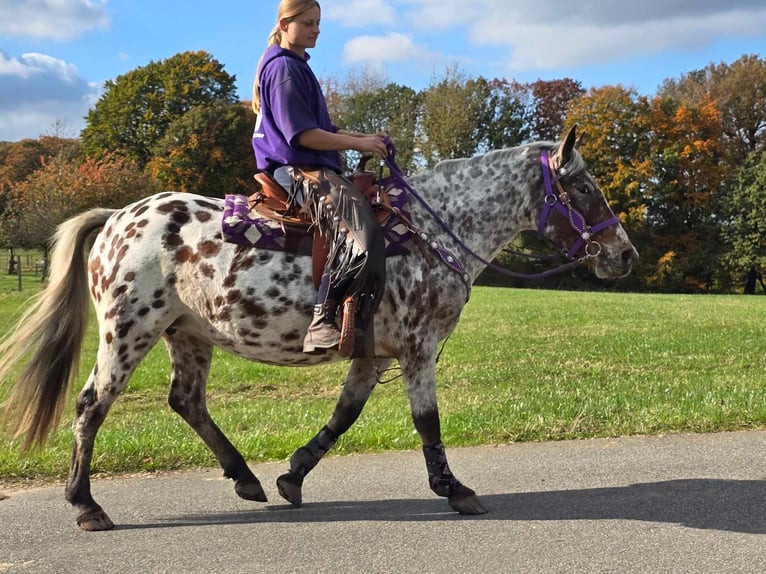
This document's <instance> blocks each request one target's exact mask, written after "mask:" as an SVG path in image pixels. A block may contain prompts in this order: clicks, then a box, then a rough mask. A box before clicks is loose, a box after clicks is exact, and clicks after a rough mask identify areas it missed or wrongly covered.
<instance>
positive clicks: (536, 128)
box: [530, 78, 585, 141]
mask: <svg viewBox="0 0 766 574" xmlns="http://www.w3.org/2000/svg"><path fill="white" fill-rule="evenodd" d="M530 89H531V91H532V98H533V106H534V115H533V128H532V129H533V133H534V137H535V139H540V140H549V141H556V140H558V139H559V138H560V137H561V135H562V134H563V133H564V131H565V129H566V128H565V126H566V125H567V124H566V119H567V110H568V108H569V104H570V102H572V100H574V99H576V98H578V97H580V96H582V95H584V94H585V90H584V89H583V87H582V84H581V83H580V82H578V81H576V80H572V79H571V78H563V79H560V80H550V81H546V80H537V81H536V82H533V83H532V84H531V85H530Z"/></svg>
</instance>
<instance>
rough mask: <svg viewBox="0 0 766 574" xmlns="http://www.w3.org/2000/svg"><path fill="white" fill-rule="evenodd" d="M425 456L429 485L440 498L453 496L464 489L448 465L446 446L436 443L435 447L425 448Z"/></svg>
mask: <svg viewBox="0 0 766 574" xmlns="http://www.w3.org/2000/svg"><path fill="white" fill-rule="evenodd" d="M423 454H424V455H425V457H426V469H428V484H429V485H430V487H431V490H433V491H434V492H435V493H436V494H438V495H439V496H452V495H453V494H455V491H456V490H457V489H458V488H460V487H462V486H463V485H462V484H460V481H459V480H458V479H457V478H455V477H454V475H453V474H452V471H451V470H450V469H449V465H448V464H447V454H446V453H445V452H444V445H443V444H442V443H440V442H439V443H436V444H435V445H433V446H424V447H423Z"/></svg>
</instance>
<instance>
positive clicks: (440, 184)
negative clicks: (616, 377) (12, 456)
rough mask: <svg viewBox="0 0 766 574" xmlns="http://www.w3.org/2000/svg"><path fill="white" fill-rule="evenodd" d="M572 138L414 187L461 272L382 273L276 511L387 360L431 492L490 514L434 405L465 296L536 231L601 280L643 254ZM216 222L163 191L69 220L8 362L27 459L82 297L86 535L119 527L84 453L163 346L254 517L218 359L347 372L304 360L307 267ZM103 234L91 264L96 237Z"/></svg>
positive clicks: (49, 422) (257, 492)
mask: <svg viewBox="0 0 766 574" xmlns="http://www.w3.org/2000/svg"><path fill="white" fill-rule="evenodd" d="M575 139H576V138H575V130H574V129H573V130H571V131H570V132H569V133H568V134H567V136H566V137H565V138H564V139H563V140H562V141H561V142H536V143H532V144H528V145H524V146H520V147H515V148H511V149H504V150H496V151H491V152H488V153H486V154H485V155H481V156H476V157H472V158H470V159H456V160H447V161H443V162H441V163H439V164H438V165H436V166H435V167H434V168H433V169H429V170H426V171H423V172H422V173H419V174H417V175H415V176H412V177H410V178H408V179H407V181H406V185H407V186H408V187H409V188H410V189H412V190H416V192H417V194H418V197H420V198H421V199H422V200H423V201H422V203H420V202H416V201H413V202H411V204H410V206H409V210H410V215H411V218H412V221H413V223H414V224H415V225H416V226H417V227H418V229H420V231H421V232H422V234H423V236H424V237H427V238H428V239H429V241H434V242H436V243H437V244H439V245H441V246H442V247H444V248H445V249H447V250H449V251H450V252H452V253H454V254H457V256H458V258H459V259H461V261H462V264H463V268H464V274H461V273H458V272H456V271H455V270H454V269H453V268H451V267H450V266H448V265H446V264H443V263H442V262H441V261H440V260H439V259H438V258H435V257H433V256H432V254H429V253H428V252H425V251H421V250H418V249H413V250H412V251H411V252H410V253H409V254H408V255H402V256H397V257H390V258H388V259H387V263H386V264H387V277H388V280H387V285H386V289H385V295H384V298H383V301H382V302H381V305H380V308H379V309H378V312H377V313H376V315H375V317H374V329H375V357H374V358H358V359H353V360H351V362H350V368H349V371H348V375H347V377H346V379H345V384H344V385H343V386H342V390H341V391H340V396H339V398H338V401H337V404H336V406H335V409H334V412H333V413H332V415H331V417H330V419H329V421H327V423H326V425H325V426H324V427H323V428H322V429H321V430H319V432H318V433H317V434H316V436H315V437H314V438H312V439H311V440H310V441H309V442H308V443H307V444H306V445H305V446H302V447H300V448H299V449H297V450H296V451H295V453H294V454H293V455H292V457H291V458H290V461H289V470H288V472H287V473H285V474H283V475H282V476H280V477H279V478H278V480H277V488H278V492H279V494H280V495H281V496H283V497H284V498H286V499H287V500H288V501H289V502H290V503H292V504H293V505H294V506H300V505H301V502H302V496H301V487H302V484H303V481H304V479H305V477H306V475H307V474H308V473H309V472H310V471H311V470H312V469H313V468H314V467H315V466H316V465H317V463H318V462H319V461H320V459H321V458H322V457H323V456H324V455H325V453H327V451H329V450H330V449H331V448H332V446H333V444H334V443H335V442H336V440H337V439H338V437H339V436H340V435H342V434H343V433H344V432H346V431H347V430H348V429H349V427H351V425H352V424H353V423H354V421H355V420H356V419H357V417H358V416H359V415H360V413H361V411H362V408H363V407H364V405H365V403H366V401H367V399H368V398H369V396H370V393H371V392H372V390H373V389H374V387H375V386H376V384H377V383H378V374H379V373H380V372H381V371H383V370H384V369H386V368H387V367H388V366H389V365H390V364H391V363H392V361H393V360H397V361H398V362H399V366H400V368H401V373H402V378H403V380H404V384H405V386H406V390H407V393H408V397H409V403H410V408H411V415H412V419H413V422H414V426H415V429H416V430H417V432H418V433H419V435H420V438H421V440H422V444H423V452H424V456H425V462H426V469H427V474H428V481H429V486H430V488H431V489H432V490H433V491H434V492H435V493H436V494H437V495H439V496H442V497H446V498H447V499H448V502H449V505H450V506H451V507H452V508H453V509H454V510H456V511H457V512H459V513H461V514H481V513H484V512H486V510H485V508H484V506H483V505H482V503H481V502H480V500H479V498H478V497H477V495H476V494H475V493H474V491H473V490H471V489H470V488H469V487H467V486H465V485H464V484H462V483H461V482H460V481H459V480H458V479H457V478H456V477H455V475H454V474H453V473H452V471H451V469H450V467H449V464H448V462H447V457H446V454H445V450H444V445H443V444H442V441H441V436H440V421H439V410H438V406H437V400H436V355H437V346H438V343H439V342H440V341H442V340H443V339H445V338H446V337H448V336H449V335H450V334H451V333H452V331H453V330H454V329H455V326H456V325H457V322H458V319H459V317H460V313H461V311H462V310H463V306H464V305H465V304H466V301H467V300H468V295H469V290H470V285H471V283H472V282H473V280H474V279H475V278H476V277H477V275H479V273H480V272H481V271H482V269H484V268H485V266H486V264H487V262H488V261H489V260H491V259H492V258H493V257H494V256H495V255H496V254H497V253H498V252H499V250H500V249H501V248H502V247H503V246H504V245H506V243H507V242H508V241H509V239H510V238H511V237H512V236H513V235H514V234H516V233H517V232H519V231H521V230H524V229H528V228H532V229H534V228H538V231H539V233H541V234H542V235H543V236H544V237H546V238H548V239H550V240H551V241H552V242H553V243H554V244H555V245H556V246H558V247H559V248H560V249H561V250H562V251H564V252H567V253H569V256H570V257H572V258H576V259H578V260H581V261H582V262H583V263H584V264H585V265H587V266H588V267H589V268H590V269H591V270H592V271H594V272H595V274H596V275H597V276H598V277H602V278H616V277H620V276H624V275H626V274H627V273H629V271H630V269H631V266H632V265H633V263H634V261H635V260H636V258H637V257H638V254H637V253H636V250H635V249H634V247H633V245H632V244H631V242H630V240H629V239H628V237H627V234H626V233H625V231H624V230H623V228H622V227H621V226H620V224H619V221H618V220H617V219H616V218H615V217H614V214H613V212H612V211H611V209H610V207H609V205H608V204H607V202H606V201H605V199H604V196H603V195H602V193H601V191H600V189H599V187H598V186H597V184H596V182H595V181H594V179H593V178H592V177H591V175H589V173H588V171H587V170H586V166H585V163H584V161H583V159H582V157H581V156H580V155H579V153H578V152H577V150H576V146H575ZM223 210H224V201H223V200H219V199H211V198H206V197H200V196H196V195H192V194H187V193H161V194H158V195H154V196H151V197H147V198H145V199H143V200H141V201H138V202H136V203H133V204H131V205H128V206H127V207H125V208H123V209H120V210H109V209H92V210H90V211H87V212H85V213H82V214H80V215H78V216H76V217H73V218H72V219H70V220H68V221H66V222H65V223H63V224H62V225H61V226H60V227H59V229H58V231H57V234H56V238H55V247H54V250H53V254H52V274H51V278H50V283H49V285H48V287H47V288H46V289H45V290H44V291H42V292H41V293H40V294H39V295H38V296H37V299H36V300H35V301H34V303H33V304H32V306H31V307H30V308H29V310H28V311H27V313H26V314H25V315H24V316H23V317H22V318H21V320H20V321H19V324H18V325H17V327H16V329H15V330H14V331H13V332H12V333H11V334H10V335H9V337H8V338H6V340H5V341H4V343H3V344H2V346H1V347H0V357H1V358H0V377H2V379H6V378H7V377H8V375H9V373H10V372H11V369H13V368H14V366H15V365H16V364H17V363H20V362H22V361H26V363H25V367H24V369H23V370H22V372H21V374H20V375H18V376H17V377H16V379H15V382H14V383H13V387H12V389H11V399H10V401H9V404H10V406H9V410H8V411H7V418H8V419H9V420H11V422H12V426H11V430H13V431H15V433H16V436H17V437H20V436H23V437H24V438H23V445H24V446H25V447H30V446H34V445H39V444H42V443H43V442H44V440H45V438H46V436H47V435H48V434H49V432H50V431H51V430H52V429H53V428H55V426H56V424H57V423H58V421H59V419H60V417H61V416H62V411H63V408H64V404H65V401H66V397H67V389H68V387H69V385H70V384H71V383H72V380H73V379H74V378H75V377H76V372H77V366H78V359H79V356H80V351H81V345H82V341H83V338H84V334H85V329H86V322H87V316H88V311H89V304H88V295H87V293H88V291H89V292H90V297H91V299H92V301H93V305H94V307H95V312H96V314H97V317H98V329H99V346H98V354H97V358H96V363H95V365H94V366H93V368H92V370H91V372H90V375H89V376H88V378H87V380H86V382H85V385H84V387H83V389H82V391H81V392H80V393H79V395H78V397H77V401H76V418H75V421H74V446H73V452H72V459H71V466H70V470H69V476H68V479H67V484H66V491H65V494H66V499H67V500H68V501H69V502H70V503H71V504H72V505H73V506H74V507H75V509H76V511H77V524H78V525H79V526H80V527H81V528H83V529H85V530H106V529H110V528H112V527H113V526H114V524H113V522H112V520H111V519H110V518H109V516H108V515H107V514H106V513H105V512H104V510H103V509H102V507H101V506H100V505H99V504H98V503H97V502H96V501H95V500H94V499H93V497H92V495H91V489H90V466H91V461H92V458H93V446H94V441H95V438H96V433H97V432H98V430H99V427H100V426H101V424H102V423H103V422H104V419H105V417H106V416H107V413H108V411H109V408H110V407H111V405H112V404H113V402H114V401H115V399H116V398H117V397H118V396H119V394H120V393H121V392H122V391H123V390H124V389H125V387H126V386H127V384H128V381H129V379H130V377H131V374H132V373H133V371H134V369H135V368H136V366H137V365H138V364H139V362H140V361H141V360H142V359H143V358H144V357H145V356H146V354H147V353H148V352H149V350H150V349H151V348H152V347H154V345H156V344H157V343H158V342H159V340H160V339H164V341H165V344H166V346H167V349H168V352H169V354H170V359H171V364H172V374H171V382H170V393H169V398H168V401H169V404H170V406H171V407H172V409H173V410H175V411H176V412H177V413H178V414H180V415H181V417H183V419H184V420H185V421H186V422H187V423H188V424H189V425H190V426H191V427H192V428H193V429H194V430H195V431H196V432H197V434H198V435H199V436H200V437H201V438H202V440H203V441H204V442H205V443H206V444H207V446H208V447H209V448H210V449H211V450H212V452H213V453H214V454H215V456H216V458H217V459H218V461H219V462H220V465H221V466H222V467H223V472H224V475H225V476H226V477H228V478H231V479H232V480H233V481H234V489H235V492H236V493H237V494H238V495H239V496H240V497H242V498H244V499H247V500H253V501H258V502H265V501H266V494H265V492H264V490H263V488H262V486H261V484H260V482H259V481H258V479H257V478H256V477H255V475H254V474H253V473H252V471H251V470H250V468H249V467H248V465H247V463H246V462H245V460H244V458H243V457H242V455H241V454H240V453H239V452H238V451H237V449H236V448H235V447H234V446H233V445H232V443H231V442H229V440H228V439H227V438H226V436H225V435H224V433H223V432H222V431H221V429H220V428H219V427H218V426H217V425H216V423H215V422H214V421H213V420H212V418H211V417H210V414H209V412H208V409H207V405H206V390H205V389H206V383H207V378H208V373H209V370H210V363H211V357H212V352H213V348H214V347H220V348H222V349H225V350H227V351H229V352H231V353H233V354H235V355H238V356H241V357H245V358H247V359H250V360H253V361H260V362H263V363H270V364H276V365H293V366H299V365H300V366H308V365H316V364H318V363H324V362H328V361H335V360H341V358H340V357H339V356H338V355H337V353H334V352H329V353H327V354H325V355H308V354H304V353H303V352H302V348H301V341H302V338H303V334H304V332H305V330H306V327H307V326H308V324H309V321H310V319H311V312H312V307H311V304H310V302H312V301H313V296H314V286H313V279H312V273H311V261H310V258H309V257H306V256H299V255H291V254H288V253H285V252H280V251H273V250H271V251H267V250H259V249H257V248H249V247H245V246H242V245H235V244H233V243H230V242H225V241H223V240H222V232H221V219H222V213H223ZM99 229H100V231H99V233H98V234H97V235H96V236H95V240H94V242H93V244H92V247H91V248H90V252H89V256H88V258H87V262H85V261H84V254H85V251H86V249H87V246H88V245H89V243H88V241H89V238H90V237H91V236H92V234H93V233H95V232H96V231H97V230H99ZM30 355H31V358H29V359H27V357H30ZM14 372H15V371H14Z"/></svg>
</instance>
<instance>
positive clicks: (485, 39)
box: [400, 0, 766, 71]
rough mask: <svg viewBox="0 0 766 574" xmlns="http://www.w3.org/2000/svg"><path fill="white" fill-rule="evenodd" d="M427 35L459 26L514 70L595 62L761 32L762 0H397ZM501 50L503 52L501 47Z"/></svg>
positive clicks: (764, 25)
mask: <svg viewBox="0 0 766 574" xmlns="http://www.w3.org/2000/svg"><path fill="white" fill-rule="evenodd" d="M400 3H401V4H402V5H403V6H404V7H405V9H406V10H407V15H406V17H405V18H403V19H402V20H403V21H405V22H408V23H410V25H411V26H413V28H416V29H417V30H418V32H419V33H420V34H422V35H423V37H425V36H426V35H429V34H431V33H432V32H434V31H436V32H438V33H441V34H444V33H445V30H451V29H455V30H458V29H462V30H465V31H467V37H468V40H469V42H470V43H471V44H472V45H474V46H495V47H498V54H497V55H498V58H504V59H505V60H506V61H507V62H508V64H509V68H510V69H511V70H513V71H523V70H531V69H545V68H547V69H554V68H562V67H569V66H580V65H594V64H595V65H598V64H604V63H606V62H613V61H617V60H619V59H621V58H630V57H640V56H644V55H650V54H656V53H660V52H662V51H664V50H678V51H687V50H689V51H690V50H695V49H698V48H700V47H704V46H707V45H710V44H711V43H712V42H714V41H716V40H718V39H721V38H725V37H730V38H732V37H733V38H741V37H743V36H757V35H763V34H764V30H766V4H765V3H764V2H763V0H644V1H642V2H628V3H624V2H616V1H614V0H579V1H578V2H577V3H576V4H572V3H571V1H570V0H548V1H546V2H539V1H538V0H514V2H508V1H507V0H474V1H473V2H471V3H467V2H464V1H463V0H400ZM504 50H507V52H506V53H505V56H504V55H503V51H504Z"/></svg>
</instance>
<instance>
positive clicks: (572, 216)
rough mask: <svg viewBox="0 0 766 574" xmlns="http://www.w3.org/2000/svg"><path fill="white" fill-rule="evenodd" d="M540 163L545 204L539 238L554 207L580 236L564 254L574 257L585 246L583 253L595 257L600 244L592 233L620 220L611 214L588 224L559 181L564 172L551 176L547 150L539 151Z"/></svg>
mask: <svg viewBox="0 0 766 574" xmlns="http://www.w3.org/2000/svg"><path fill="white" fill-rule="evenodd" d="M540 163H541V164H542V169H543V186H544V190H545V199H544V201H545V205H544V206H543V209H542V211H540V217H539V219H538V220H537V235H538V237H540V238H541V239H542V238H544V236H545V224H546V223H547V222H548V217H549V216H550V213H551V210H552V209H555V210H556V211H558V212H559V213H560V214H561V215H563V216H564V217H566V218H567V219H568V220H569V225H571V226H572V229H574V230H575V231H576V232H577V234H578V235H579V236H580V237H579V238H578V239H577V241H575V243H574V244H573V245H572V246H571V247H570V248H569V249H567V251H566V256H567V257H568V258H569V259H575V258H576V257H577V253H578V252H579V251H580V249H581V248H582V247H583V246H585V255H586V256H588V257H596V256H597V255H598V254H599V253H601V244H600V243H599V242H598V241H593V239H591V238H592V237H593V235H595V234H596V233H598V232H599V231H603V230H604V229H606V228H607V227H611V226H612V225H617V224H618V223H620V220H619V219H618V218H617V217H616V216H612V217H610V218H609V219H606V220H604V221H602V222H601V223H597V224H596V225H593V226H589V225H588V224H587V223H586V221H585V217H583V215H582V214H581V213H580V212H579V211H577V210H576V209H575V208H574V207H573V206H572V203H571V201H570V199H569V195H567V192H566V191H564V188H563V187H562V186H561V184H560V183H559V180H560V179H561V178H562V176H563V175H564V174H559V175H556V177H555V178H552V177H551V166H550V160H549V156H548V152H547V150H542V151H541V152H540ZM554 185H555V186H556V189H557V190H558V193H556V192H555V191H554V187H553V186H554Z"/></svg>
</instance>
